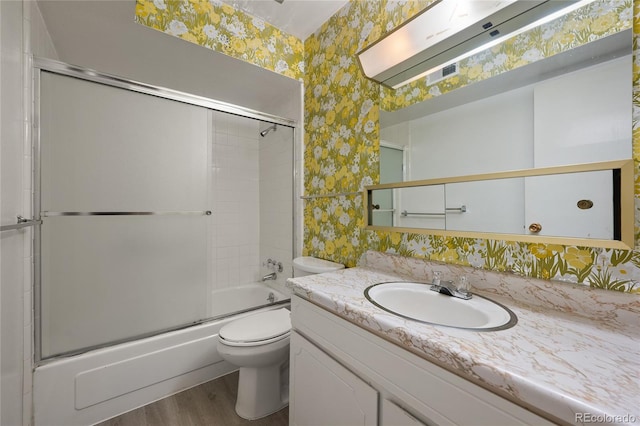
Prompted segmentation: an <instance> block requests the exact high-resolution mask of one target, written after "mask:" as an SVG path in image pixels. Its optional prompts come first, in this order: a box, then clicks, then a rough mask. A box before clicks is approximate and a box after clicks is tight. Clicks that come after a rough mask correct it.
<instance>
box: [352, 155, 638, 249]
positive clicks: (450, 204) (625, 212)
mask: <svg viewBox="0 0 640 426" xmlns="http://www.w3.org/2000/svg"><path fill="white" fill-rule="evenodd" d="M633 190H634V185H633V161H631V160H626V161H610V162H602V163H591V164H581V165H575V166H560V167H546V168H538V169H526V170H519V171H512V172H502V173H489V174H481V175H472V176H459V177H452V178H442V179H428V180H422V181H411V182H404V183H392V184H383V185H375V186H369V187H367V188H366V189H365V197H364V198H365V206H366V207H367V212H368V222H367V224H368V229H373V230H385V231H399V232H417V233H427V234H435V235H455V236H466V237H475V238H492V239H498V238H499V239H504V240H513V241H526V242H541V241H542V240H541V239H544V241H546V242H550V241H554V242H556V243H561V244H567V245H584V246H587V245H588V246H595V247H610V248H622V249H629V248H631V247H633V239H634V236H633ZM387 199H390V200H391V203H392V204H393V205H396V206H399V207H398V208H386V206H385V205H381V204H380V203H379V200H383V201H386V200H387Z"/></svg>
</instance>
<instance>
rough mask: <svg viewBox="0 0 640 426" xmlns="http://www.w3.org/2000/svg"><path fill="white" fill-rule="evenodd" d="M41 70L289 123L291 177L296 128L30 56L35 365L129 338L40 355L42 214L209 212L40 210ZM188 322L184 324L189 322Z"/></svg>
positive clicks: (246, 110) (249, 111)
mask: <svg viewBox="0 0 640 426" xmlns="http://www.w3.org/2000/svg"><path fill="white" fill-rule="evenodd" d="M42 72H49V73H53V74H58V75H62V76H67V77H73V78H77V79H80V80H85V81H89V82H93V83H98V84H102V85H106V86H111V87H116V88H119V89H125V90H129V91H132V92H137V93H141V94H145V95H151V96H156V97H159V98H163V99H168V100H172V101H177V102H182V103H186V104H189V105H194V106H199V107H203V108H206V109H209V110H213V111H220V112H225V113H229V114H233V115H237V116H241V117H245V118H251V119H255V120H259V121H264V122H268V123H273V124H278V125H282V126H285V127H289V128H291V129H292V130H293V132H292V144H293V147H292V156H293V159H292V161H293V163H292V169H293V174H294V177H295V164H296V158H297V149H298V148H297V146H298V144H297V143H296V142H297V137H298V132H299V129H298V127H297V125H298V122H297V121H296V120H291V119H287V118H283V117H279V116H276V115H272V114H268V113H263V112H260V111H256V110H252V109H250V108H245V107H241V106H238V105H234V104H230V103H227V102H222V101H216V100H214V99H210V98H206V97H204V96H199V95H193V94H190V93H185V92H180V91H177V90H173V89H169V88H165V87H160V86H155V85H151V84H147V83H143V82H139V81H135V80H130V79H126V78H122V77H118V76H116V75H112V74H107V73H103V72H99V71H96V70H92V69H90V68H85V67H80V66H76V65H71V64H67V63H64V62H59V61H54V60H51V59H44V58H37V57H34V58H33V92H32V93H33V95H32V96H33V100H32V101H33V102H32V111H31V116H32V118H33V131H32V136H31V144H32V149H33V160H32V161H33V164H32V168H33V170H32V172H33V199H32V203H33V204H32V206H33V222H35V224H36V225H38V226H34V232H33V259H34V261H33V311H34V336H33V338H34V342H33V344H34V346H33V347H34V364H35V366H39V365H42V364H45V363H48V362H52V361H54V360H56V359H59V358H64V357H68V356H73V355H77V354H79V353H84V352H87V351H90V350H94V349H98V348H102V347H107V346H112V345H114V344H117V343H122V342H124V341H130V340H131V339H125V340H123V341H122V342H109V343H107V344H101V345H96V346H93V347H89V348H85V349H82V350H80V351H77V352H74V353H69V354H63V355H57V356H53V357H50V358H47V359H46V360H43V359H42V347H41V339H42V325H41V322H42V318H41V307H42V301H41V289H42V288H41V285H42V263H41V256H42V253H41V243H42V241H41V238H42V237H41V226H40V225H42V218H43V217H47V216H60V215H63V216H86V215H91V216H93V215H129V214H133V215H160V214H168V213H173V214H202V215H210V214H211V212H210V211H208V210H207V211H202V212H48V213H47V212H42V211H41V200H40V195H41V192H40V191H41V176H40V167H41V158H40V117H41V111H40V89H41V87H40V84H41V81H40V76H41V73H42ZM292 186H293V194H292V200H291V209H292V214H293V223H292V227H293V238H292V243H291V245H292V251H291V253H292V256H293V255H294V253H295V240H296V237H295V235H296V223H297V214H296V205H295V192H296V191H295V180H294V182H293V184H292ZM213 319H215V318H207V319H204V320H203V321H202V322H206V321H210V320H213ZM191 325H193V324H190V325H188V326H191ZM185 327H187V326H185V325H179V326H176V327H174V328H171V329H168V330H159V331H157V332H153V333H149V334H148V335H145V336H136V337H135V339H140V338H144V337H148V336H152V335H156V334H159V333H163V332H168V331H172V330H178V329H182V328H185Z"/></svg>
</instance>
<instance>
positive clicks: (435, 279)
mask: <svg viewBox="0 0 640 426" xmlns="http://www.w3.org/2000/svg"><path fill="white" fill-rule="evenodd" d="M440 280H442V272H440V271H433V281H432V283H433V284H436V285H439V284H440Z"/></svg>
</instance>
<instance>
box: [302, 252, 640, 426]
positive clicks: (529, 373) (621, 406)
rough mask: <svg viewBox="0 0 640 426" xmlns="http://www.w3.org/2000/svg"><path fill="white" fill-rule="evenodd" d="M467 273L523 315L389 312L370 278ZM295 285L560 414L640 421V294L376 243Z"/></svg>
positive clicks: (385, 334) (448, 364) (464, 373)
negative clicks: (385, 249)
mask: <svg viewBox="0 0 640 426" xmlns="http://www.w3.org/2000/svg"><path fill="white" fill-rule="evenodd" d="M435 270H438V271H442V272H443V278H444V279H451V278H453V277H456V276H460V275H462V274H464V275H466V276H467V277H468V279H469V281H470V283H471V285H472V286H473V291H474V292H477V293H478V294H481V295H486V296H489V297H491V298H492V299H494V300H496V301H497V302H500V303H503V304H504V305H506V306H508V307H509V308H510V309H511V310H513V312H515V314H516V315H517V316H518V324H517V325H516V326H515V327H513V328H511V329H508V330H502V331H497V332H477V331H468V330H462V329H456V328H449V327H441V326H435V325H429V324H423V323H419V322H416V321H411V320H407V319H403V318H400V317H398V316H395V315H393V314H389V313H387V312H385V311H383V310H381V309H379V308H377V307H375V306H374V305H373V304H371V303H370V302H369V301H367V300H366V299H365V297H364V294H363V292H364V289H365V288H366V287H368V286H369V285H372V284H375V283H379V282H385V281H398V280H416V281H422V282H428V281H431V277H432V272H433V271H435ZM289 283H290V284H291V285H292V287H293V290H294V292H295V294H297V295H299V296H301V297H303V298H305V299H307V300H309V301H311V302H313V303H314V304H316V305H319V306H321V307H323V308H325V309H327V310H328V311H330V312H333V313H335V314H337V315H339V316H341V317H343V318H345V319H347V320H348V321H350V322H352V323H354V324H356V325H358V326H360V327H362V328H364V329H366V330H368V331H371V332H373V333H374V334H376V335H378V336H380V337H382V338H384V339H386V340H388V341H390V342H392V343H395V344H397V345H399V346H401V347H403V348H405V349H407V350H409V351H411V352H413V353H415V354H417V355H419V356H420V357H422V358H424V359H426V360H428V361H431V362H433V363H435V364H438V365H440V366H442V367H444V368H446V369H448V370H450V371H452V372H454V373H456V374H458V375H460V376H461V377H464V378H465V379H468V380H471V381H473V382H475V383H477V384H479V385H481V386H483V387H485V388H487V389H489V390H492V391H494V392H496V393H498V394H500V395H502V396H505V397H507V398H508V399H510V400H512V401H514V402H515V403H518V404H520V405H523V406H525V407H530V408H532V409H534V410H535V411H536V412H538V413H540V414H543V415H545V414H546V415H547V416H548V417H549V418H550V419H551V420H554V421H558V420H560V421H563V422H566V423H568V424H581V423H580V422H578V421H577V416H576V414H577V413H589V414H590V415H593V416H605V417H604V420H605V421H604V423H605V424H612V423H625V421H626V422H631V423H633V422H634V419H635V423H637V422H640V406H638V401H640V354H639V350H640V344H639V343H638V342H640V297H639V296H638V295H635V294H624V293H617V292H611V291H602V290H595V289H589V288H584V287H582V286H574V285H554V284H553V282H550V281H545V280H537V279H527V278H522V277H519V276H515V275H510V274H502V273H495V272H488V271H484V270H480V269H473V268H469V267H463V266H456V265H450V264H441V263H434V262H428V261H423V260H420V259H415V258H405V257H401V256H397V255H390V254H383V253H378V252H371V251H370V252H367V253H366V254H365V255H364V256H363V258H362V259H361V261H360V266H358V267H356V268H352V269H345V270H342V271H338V272H333V273H328V274H322V275H312V276H307V277H302V278H295V279H290V280H289Z"/></svg>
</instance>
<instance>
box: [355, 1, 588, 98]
mask: <svg viewBox="0 0 640 426" xmlns="http://www.w3.org/2000/svg"><path fill="white" fill-rule="evenodd" d="M593 1H594V0H504V1H498V0H496V1H493V0H436V1H435V2H434V3H433V4H432V5H430V6H429V7H428V8H426V9H425V10H424V11H422V12H421V13H419V14H418V15H416V16H414V17H413V18H412V19H410V20H409V21H407V22H405V23H404V24H403V25H401V26H399V27H398V28H396V29H395V30H393V31H392V32H391V33H389V34H388V35H386V36H385V37H383V38H381V39H380V40H378V41H377V42H375V43H373V44H372V45H370V46H368V47H367V48H365V49H364V50H362V51H360V52H359V53H358V60H359V62H360V66H361V68H362V70H363V72H364V74H365V75H366V76H367V77H368V78H370V79H372V80H374V81H376V82H378V83H380V84H383V85H385V86H387V87H390V88H392V89H397V88H398V87H400V86H403V85H405V84H407V83H410V82H412V81H415V80H417V79H419V78H421V77H424V76H426V75H428V74H430V73H432V72H435V71H437V70H439V69H441V68H443V67H445V66H448V65H451V64H453V63H455V62H457V61H460V60H461V59H464V58H466V57H469V56H471V55H473V54H475V53H478V52H481V51H483V50H485V49H488V48H490V47H492V46H495V45H497V44H499V43H501V42H503V41H504V40H506V39H507V38H510V37H513V36H515V35H517V34H520V33H522V32H524V31H527V30H529V29H531V28H534V27H536V26H538V25H541V24H543V23H545V22H549V21H552V20H554V19H556V18H558V17H560V16H562V15H564V14H566V13H569V12H570V11H572V10H576V9H578V8H580V7H583V6H585V5H587V4H588V3H591V2H593Z"/></svg>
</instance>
